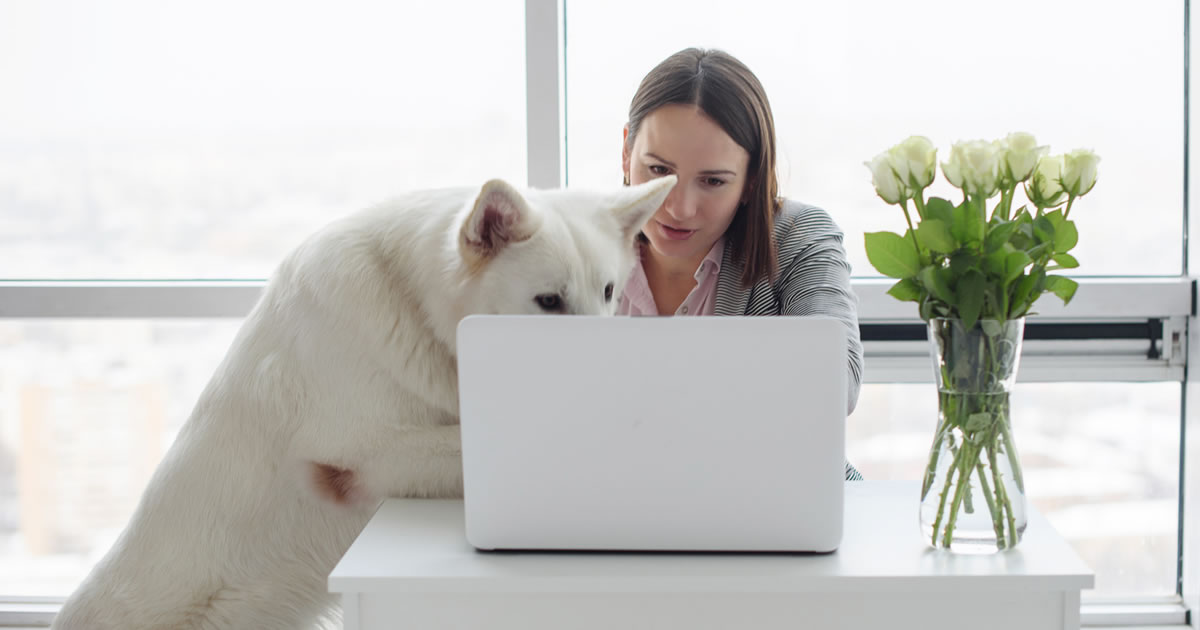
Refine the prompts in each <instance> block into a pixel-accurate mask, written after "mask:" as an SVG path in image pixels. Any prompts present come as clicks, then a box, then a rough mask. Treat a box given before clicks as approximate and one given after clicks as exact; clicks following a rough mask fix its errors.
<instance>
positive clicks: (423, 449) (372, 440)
mask: <svg viewBox="0 0 1200 630" xmlns="http://www.w3.org/2000/svg"><path fill="white" fill-rule="evenodd" d="M362 437H363V438H364V439H363V440H362V441H361V442H360V443H361V444H363V445H369V447H367V448H366V449H365V450H363V451H360V452H359V455H358V456H357V457H338V458H336V459H328V458H325V459H318V458H313V459H311V460H310V475H311V479H312V482H313V485H314V487H315V489H316V491H317V493H318V494H319V495H321V496H323V497H324V498H325V499H327V500H330V501H332V502H334V503H338V504H343V505H357V504H364V503H366V504H372V505H373V504H374V503H375V502H378V501H380V500H382V499H384V498H387V497H460V496H462V439H461V434H460V432H459V426H458V425H457V424H446V425H434V426H420V425H418V426H414V425H395V426H389V427H380V428H378V429H376V430H374V431H371V432H370V433H369V434H364V435H363V436H362Z"/></svg>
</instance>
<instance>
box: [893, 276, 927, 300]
mask: <svg viewBox="0 0 1200 630" xmlns="http://www.w3.org/2000/svg"><path fill="white" fill-rule="evenodd" d="M887 293H888V295H890V296H892V297H894V298H896V299H897V300H900V301H901V302H920V301H921V296H922V295H924V294H925V292H924V291H923V290H922V289H921V285H920V284H918V283H917V281H916V280H913V279H912V278H905V279H903V280H901V281H899V282H897V283H896V284H893V285H892V288H890V289H888V292H887Z"/></svg>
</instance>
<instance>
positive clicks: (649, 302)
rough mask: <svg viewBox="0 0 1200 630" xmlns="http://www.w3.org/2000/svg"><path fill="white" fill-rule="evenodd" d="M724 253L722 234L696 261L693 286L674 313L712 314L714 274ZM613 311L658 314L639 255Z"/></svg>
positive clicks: (632, 313)
mask: <svg viewBox="0 0 1200 630" xmlns="http://www.w3.org/2000/svg"><path fill="white" fill-rule="evenodd" d="M724 255H725V237H724V236H722V237H721V238H719V239H717V242H716V243H713V246H712V249H710V250H708V255H707V256H705V257H704V260H702V261H700V266H699V267H698V268H696V275H695V278H696V286H695V287H692V291H691V293H688V296H687V298H685V299H684V300H683V303H682V304H680V305H679V308H678V309H677V310H676V311H675V314H676V315H712V314H713V310H714V309H715V308H716V302H717V300H716V294H717V276H718V275H720V273H721V257H722V256H724ZM617 315H634V316H643V315H658V307H657V306H656V305H655V304H654V294H653V293H651V292H650V283H649V282H648V281H647V280H646V270H645V269H644V268H642V260H641V257H638V261H637V263H635V264H634V266H633V271H632V272H631V273H630V274H629V281H628V282H627V283H626V284H625V292H624V293H622V294H621V299H620V300H619V301H618V302H617Z"/></svg>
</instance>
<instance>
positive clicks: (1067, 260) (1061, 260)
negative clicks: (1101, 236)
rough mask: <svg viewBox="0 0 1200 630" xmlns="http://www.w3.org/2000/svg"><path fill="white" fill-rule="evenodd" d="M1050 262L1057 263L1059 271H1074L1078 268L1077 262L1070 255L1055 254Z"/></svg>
mask: <svg viewBox="0 0 1200 630" xmlns="http://www.w3.org/2000/svg"><path fill="white" fill-rule="evenodd" d="M1051 260H1053V261H1054V262H1056V263H1058V267H1059V269H1074V268H1076V267H1078V266H1079V261H1078V260H1075V257H1074V256H1072V255H1070V254H1055V255H1054V256H1053V257H1051Z"/></svg>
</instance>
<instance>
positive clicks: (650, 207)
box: [612, 175, 678, 240]
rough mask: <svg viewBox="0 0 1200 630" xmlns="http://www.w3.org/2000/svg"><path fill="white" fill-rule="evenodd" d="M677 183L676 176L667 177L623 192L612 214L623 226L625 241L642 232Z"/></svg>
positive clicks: (657, 178) (655, 179)
mask: <svg viewBox="0 0 1200 630" xmlns="http://www.w3.org/2000/svg"><path fill="white" fill-rule="evenodd" d="M677 181H678V180H677V179H676V177H675V176H674V175H667V176H666V177H656V178H654V179H652V180H650V181H648V182H646V183H644V184H638V185H637V186H630V187H628V188H626V189H624V190H622V191H621V198H620V200H619V201H618V203H617V204H616V206H615V207H614V208H613V210H612V213H613V214H614V215H615V216H616V217H617V222H618V223H619V224H620V225H621V230H622V232H623V233H624V235H625V240H630V239H632V238H633V237H634V235H636V234H637V233H638V232H640V231H641V230H642V227H644V226H645V225H646V222H647V221H649V220H650V217H652V216H654V213H655V212H657V211H658V209H659V207H661V206H662V204H663V201H666V199H667V195H669V194H671V190H672V189H674V188H675V183H676V182H677Z"/></svg>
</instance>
